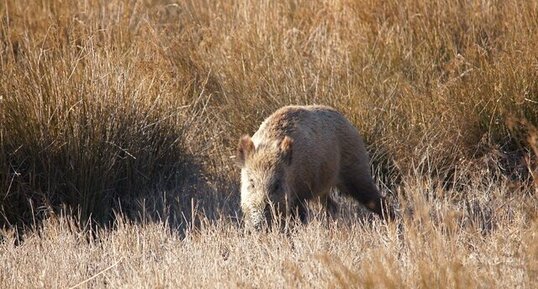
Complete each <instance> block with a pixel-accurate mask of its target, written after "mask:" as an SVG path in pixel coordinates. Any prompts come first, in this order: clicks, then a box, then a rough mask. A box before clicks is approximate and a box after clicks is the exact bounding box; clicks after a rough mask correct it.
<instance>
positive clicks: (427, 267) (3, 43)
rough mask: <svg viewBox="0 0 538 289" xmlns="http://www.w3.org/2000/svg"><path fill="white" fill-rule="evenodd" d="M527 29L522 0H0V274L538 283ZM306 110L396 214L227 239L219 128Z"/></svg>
mask: <svg viewBox="0 0 538 289" xmlns="http://www.w3.org/2000/svg"><path fill="white" fill-rule="evenodd" d="M536 43H538V1H535V0H532V1H516V0H509V1H444V0H442V1H434V2H424V1H418V0H405V1H392V0H389V1H380V0H359V1H346V0H341V1H321V0H319V1H318V0H316V1H172V0H171V1H165V0H145V1H136V0H114V1H99V0H81V1H51V0H43V1H28V0H1V2H0V215H1V217H0V227H2V228H4V229H3V230H2V233H0V236H1V237H0V238H2V241H1V245H0V246H1V247H0V252H1V253H0V259H1V261H2V264H5V265H4V266H2V267H1V268H0V272H1V273H0V287H2V288H4V287H39V286H41V287H69V286H74V285H77V284H78V283H79V282H83V283H80V286H81V287H105V286H110V287H131V286H136V287H157V286H163V287H174V286H175V285H181V284H183V285H185V286H189V285H190V286H189V287H195V286H196V287H199V286H204V287H210V286H211V287H213V286H217V287H227V286H241V287H249V286H253V287H265V286H269V285H268V284H271V285H272V286H274V287H279V286H280V285H283V286H284V287H292V286H296V285H297V286H299V285H301V286H305V287H331V286H333V287H384V288H395V287H398V288H399V287H409V288H417V287H421V288H424V287H427V288H430V287H452V288H456V287H483V288H491V287H502V288H506V287H520V288H533V287H536V283H537V280H536V277H535V276H536V273H537V271H536V270H537V268H538V267H537V264H536V260H537V259H538V258H537V257H538V255H537V252H538V251H537V250H538V248H536V246H535V244H536V235H535V233H534V232H535V231H536V220H537V215H536V209H537V206H538V202H537V198H536V197H537V196H536V194H537V187H538V182H537V181H536V180H538V173H537V172H538V165H537V151H536V144H537V143H536V138H537V135H538V134H537V132H536V127H538V50H537V49H536ZM313 103H317V104H327V105H332V106H335V107H336V108H338V109H339V110H341V111H342V112H343V113H344V114H345V115H346V116H347V117H349V118H350V119H351V120H352V121H353V123H354V124H355V125H356V126H357V127H358V128H359V129H360V131H361V132H362V133H363V135H364V137H365V139H366V142H367V144H368V149H369V151H370V154H371V157H372V168H373V173H374V175H375V177H376V180H377V181H378V184H379V186H380V187H381V189H382V190H383V191H385V192H387V193H389V194H390V195H391V196H392V198H393V201H394V204H395V206H397V207H398V208H399V211H400V215H401V216H402V219H400V220H397V221H396V222H395V223H393V224H380V223H379V222H378V221H375V220H374V221H373V223H370V222H368V221H367V219H365V218H362V217H361V214H360V213H356V212H358V210H357V208H356V206H355V205H354V204H350V203H349V202H345V203H344V208H343V213H342V214H343V217H342V218H338V219H337V222H338V224H334V223H333V222H332V221H331V222H330V223H329V224H328V225H327V224H326V223H324V221H323V220H320V219H315V220H314V221H313V222H312V224H310V225H308V226H306V227H302V226H299V227H298V229H297V230H296V231H293V232H292V233H291V234H290V235H282V234H280V233H277V232H271V233H268V234H265V235H264V234H261V235H256V234H255V235H242V233H241V230H240V228H239V225H238V223H237V222H240V216H238V215H239V212H238V211H237V210H238V194H237V192H236V191H237V188H238V187H237V185H238V170H237V169H236V168H234V166H233V162H232V161H231V160H230V157H231V156H232V155H233V153H234V150H235V145H236V141H237V137H238V136H240V135H241V134H243V133H253V132H254V131H255V129H256V128H257V126H258V125H259V123H260V122H261V121H262V120H263V119H264V118H265V117H266V116H268V115H269V114H270V113H271V112H272V111H274V110H275V109H276V108H278V107H280V106H283V105H286V104H313ZM118 212H121V214H122V217H121V218H115V214H117V213H118ZM49 216H50V217H49ZM48 217H49V218H48ZM236 217H239V218H236ZM42 220H44V222H43V223H41V221H42ZM134 220H136V221H134ZM148 220H153V221H151V222H150V221H148ZM138 221H139V222H138ZM94 222H97V223H99V224H100V226H92V225H88V224H94ZM21 224H24V226H28V227H29V228H30V230H22V231H21V230H19V229H20V225H21ZM17 227H18V228H17ZM177 228H181V230H176V229H177ZM400 229H401V230H403V231H398V230H400ZM320 236H322V237H320ZM15 244H17V245H15ZM36 260H42V261H41V262H36ZM51 269H54V271H51ZM35 272H38V274H34V273H35ZM30 273H32V274H30ZM176 287H177V286H176Z"/></svg>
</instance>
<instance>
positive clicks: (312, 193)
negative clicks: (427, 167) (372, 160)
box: [236, 105, 390, 228]
mask: <svg viewBox="0 0 538 289" xmlns="http://www.w3.org/2000/svg"><path fill="white" fill-rule="evenodd" d="M236 160H237V162H238V164H239V166H240V167H241V209H242V211H243V214H244V216H245V221H246V223H247V226H249V227H255V228H260V227H261V225H262V224H264V221H266V220H267V221H270V220H269V219H270V215H271V212H275V208H276V212H279V215H281V216H283V215H284V216H288V215H289V216H292V217H296V216H297V214H298V216H299V218H300V219H301V220H302V221H303V222H305V221H306V207H305V201H307V200H310V199H313V198H318V197H319V198H320V200H321V201H322V204H323V205H324V206H325V207H326V209H327V211H333V210H334V208H335V207H334V206H335V203H334V201H332V200H331V199H330V197H329V193H330V190H331V189H332V188H336V189H337V190H338V191H339V192H341V193H343V194H345V195H348V196H351V197H353V198H354V199H356V200H357V201H359V202H360V203H361V204H363V205H365V206H366V207H367V208H368V209H370V210H371V211H373V212H375V213H377V214H378V215H379V216H381V217H382V218H384V219H386V218H387V217H390V216H388V215H389V214H388V211H387V210H385V207H386V206H385V204H384V196H383V195H382V194H381V193H380V192H379V191H378V189H377V187H376V185H375V183H374V181H373V179H372V177H371V175H370V169H369V162H368V154H367V152H366V149H365V146H364V143H363V141H362V138H361V136H360V135H359V132H358V131H357V129H356V128H355V127H354V126H353V125H352V124H351V122H349V121H348V120H347V119H346V118H345V117H344V116H343V115H342V114H341V113H339V112H338V111H336V110H335V109H333V108H331V107H328V106H320V105H311V106H286V107H283V108H280V109H278V110H277V111H276V112H274V113H273V114H272V115H271V116H269V117H268V118H267V119H266V120H265V121H264V122H263V123H262V124H261V126H260V128H259V129H258V131H257V132H256V133H255V134H254V135H253V136H252V138H251V137H250V136H248V135H244V136H243V137H241V139H240V140H239V145H238V148H237V155H236Z"/></svg>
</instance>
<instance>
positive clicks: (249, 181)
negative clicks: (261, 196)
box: [248, 179, 254, 189]
mask: <svg viewBox="0 0 538 289" xmlns="http://www.w3.org/2000/svg"><path fill="white" fill-rule="evenodd" d="M248 186H249V187H250V188H251V189H253V188H254V180H253V179H249V180H248Z"/></svg>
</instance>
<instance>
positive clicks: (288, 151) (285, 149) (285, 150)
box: [280, 136, 293, 165]
mask: <svg viewBox="0 0 538 289" xmlns="http://www.w3.org/2000/svg"><path fill="white" fill-rule="evenodd" d="M280 153H281V154H282V158H283V159H284V162H285V163H286V164H288V165H289V164H291V159H292V155H293V139H291V138H290V137H289V136H285V137H284V139H283V140H282V142H281V143H280Z"/></svg>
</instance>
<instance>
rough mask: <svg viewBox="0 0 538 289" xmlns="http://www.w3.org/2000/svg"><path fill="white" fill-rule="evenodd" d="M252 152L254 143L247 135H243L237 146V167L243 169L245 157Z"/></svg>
mask: <svg viewBox="0 0 538 289" xmlns="http://www.w3.org/2000/svg"><path fill="white" fill-rule="evenodd" d="M253 152H254V143H253V142H252V139H251V138H250V136H248V135H244V136H242V137H241V138H240V139H239V145H238V146H237V153H236V156H235V159H236V162H237V165H239V167H243V166H244V165H245V161H246V160H247V157H248V156H249V155H251V154H252V153H253Z"/></svg>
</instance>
